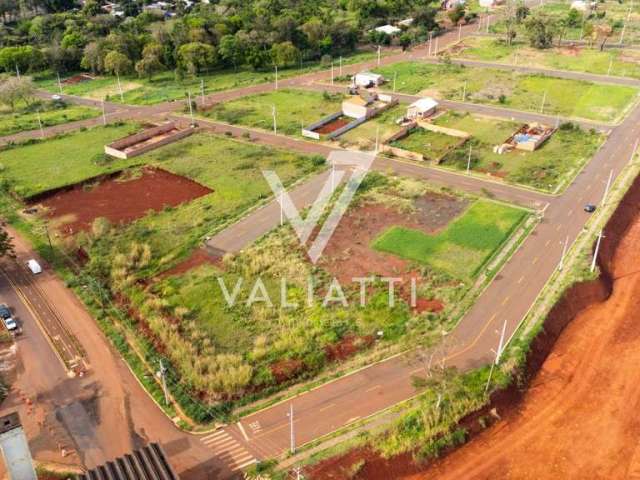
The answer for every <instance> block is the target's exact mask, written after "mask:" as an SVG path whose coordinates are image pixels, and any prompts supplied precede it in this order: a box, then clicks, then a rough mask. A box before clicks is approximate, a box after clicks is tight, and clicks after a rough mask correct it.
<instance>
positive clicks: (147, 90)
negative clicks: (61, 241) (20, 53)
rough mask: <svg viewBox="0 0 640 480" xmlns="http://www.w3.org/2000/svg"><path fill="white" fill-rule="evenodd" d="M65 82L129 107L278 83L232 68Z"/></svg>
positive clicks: (362, 56)
mask: <svg viewBox="0 0 640 480" xmlns="http://www.w3.org/2000/svg"><path fill="white" fill-rule="evenodd" d="M374 56H375V53H373V52H359V53H354V54H352V55H348V56H345V57H344V58H343V60H342V64H343V65H348V64H351V63H358V62H363V61H366V60H368V59H371V58H374ZM333 62H334V63H335V65H336V68H337V67H338V63H339V59H334V60H333ZM330 66H331V65H330V62H329V63H321V62H314V63H312V64H308V63H306V64H304V65H303V67H302V68H300V67H299V66H298V67H292V68H286V69H280V71H279V72H278V78H279V79H280V80H283V79H285V78H289V77H292V76H296V75H301V74H304V73H307V72H312V71H316V70H319V69H326V68H329V67H330ZM69 78H73V77H69ZM64 80H65V79H63V82H62V91H63V93H65V94H67V95H78V96H81V97H87V98H92V99H95V100H102V99H105V98H106V99H108V100H109V101H111V102H123V103H125V104H129V105H152V104H156V103H160V102H167V101H172V100H185V101H186V99H187V95H188V93H189V92H190V93H191V95H192V96H193V97H194V99H196V98H197V97H199V96H200V95H201V93H202V89H203V88H204V92H205V94H210V93H215V92H220V91H224V90H231V89H234V88H241V87H247V86H251V85H257V84H260V83H269V82H275V70H274V71H272V70H269V71H256V70H251V69H248V68H241V69H238V70H233V69H229V70H220V71H217V72H212V73H202V74H200V75H198V76H197V77H194V76H185V77H184V78H178V77H176V74H175V73H174V72H172V71H167V72H161V73H158V74H155V75H154V76H152V77H151V78H139V77H137V76H122V77H121V78H120V85H119V86H118V80H117V78H116V77H113V76H96V77H94V79H93V80H85V81H78V82H73V81H70V82H64ZM36 81H37V83H38V85H39V86H40V87H41V88H44V89H47V90H48V91H50V92H52V93H59V91H60V89H59V86H58V78H57V76H56V75H47V74H45V75H42V76H40V78H36ZM120 90H122V99H121V98H120Z"/></svg>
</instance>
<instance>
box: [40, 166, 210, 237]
mask: <svg viewBox="0 0 640 480" xmlns="http://www.w3.org/2000/svg"><path fill="white" fill-rule="evenodd" d="M208 193H211V190H210V189H208V188H207V187H205V186H203V185H200V184H199V183H196V182H194V181H193V180H189V179H187V178H184V177H180V176H178V175H174V174H172V173H169V172H167V171H165V170H160V169H155V168H145V169H143V170H142V175H140V176H139V177H137V178H134V179H131V180H124V179H123V178H122V175H120V176H119V177H116V178H109V179H106V180H103V181H101V182H100V183H98V184H97V185H96V186H94V187H93V188H87V186H86V185H81V184H79V185H75V186H73V187H71V188H70V189H65V190H60V191H58V192H56V193H53V194H52V195H50V196H49V197H46V198H44V199H41V200H39V202H38V203H41V204H42V205H43V206H44V207H46V208H47V209H48V212H47V216H48V217H49V218H51V219H56V220H57V222H58V223H59V228H58V229H59V230H60V231H61V232H62V233H64V234H69V235H73V234H74V233H77V232H78V231H80V230H88V229H89V228H91V224H92V222H93V221H94V220H95V219H96V218H98V217H104V218H107V219H108V220H109V221H110V222H111V223H114V224H120V223H129V222H131V221H133V220H136V219H138V218H141V217H143V216H145V215H146V214H147V212H148V211H149V210H154V211H158V210H162V209H163V208H164V207H166V206H172V207H175V206H177V205H180V204H181V203H185V202H188V201H190V200H193V199H195V198H198V197H201V196H203V195H207V194H208Z"/></svg>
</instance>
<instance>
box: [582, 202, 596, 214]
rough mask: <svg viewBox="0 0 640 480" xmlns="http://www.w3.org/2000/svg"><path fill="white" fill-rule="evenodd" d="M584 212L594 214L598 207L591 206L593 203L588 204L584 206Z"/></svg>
mask: <svg viewBox="0 0 640 480" xmlns="http://www.w3.org/2000/svg"><path fill="white" fill-rule="evenodd" d="M584 211H585V212H587V213H593V212H595V211H596V206H595V205H593V204H591V203H587V204H586V205H585V206H584Z"/></svg>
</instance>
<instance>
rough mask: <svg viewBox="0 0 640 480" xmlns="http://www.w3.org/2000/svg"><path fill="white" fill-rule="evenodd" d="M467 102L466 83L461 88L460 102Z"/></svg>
mask: <svg viewBox="0 0 640 480" xmlns="http://www.w3.org/2000/svg"><path fill="white" fill-rule="evenodd" d="M466 100H467V82H466V81H465V82H464V86H463V87H462V101H463V102H464V101H466Z"/></svg>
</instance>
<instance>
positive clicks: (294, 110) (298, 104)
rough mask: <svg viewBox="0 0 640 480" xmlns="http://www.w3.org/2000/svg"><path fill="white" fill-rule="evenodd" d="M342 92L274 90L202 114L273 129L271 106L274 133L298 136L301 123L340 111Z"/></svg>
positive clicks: (228, 103)
mask: <svg viewBox="0 0 640 480" xmlns="http://www.w3.org/2000/svg"><path fill="white" fill-rule="evenodd" d="M342 98H343V97H342V95H339V94H335V95H323V94H322V93H319V92H311V91H304V90H286V89H283V90H278V91H272V92H269V93H260V94H257V95H250V96H247V97H242V98H238V99H234V100H231V101H229V102H224V103H220V104H218V105H216V106H215V107H213V108H212V109H211V110H208V111H206V112H205V113H203V116H205V117H207V118H211V119H213V120H217V121H220V122H225V123H230V124H235V125H244V126H246V127H251V128H260V129H263V130H270V131H271V130H272V129H273V107H274V106H275V110H276V121H277V130H278V133H283V134H286V135H295V136H300V135H301V133H300V132H301V130H302V126H307V125H309V124H310V123H313V122H315V121H317V120H320V119H321V118H323V117H325V116H327V115H329V114H331V113H335V112H337V111H340V109H341V103H342Z"/></svg>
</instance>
